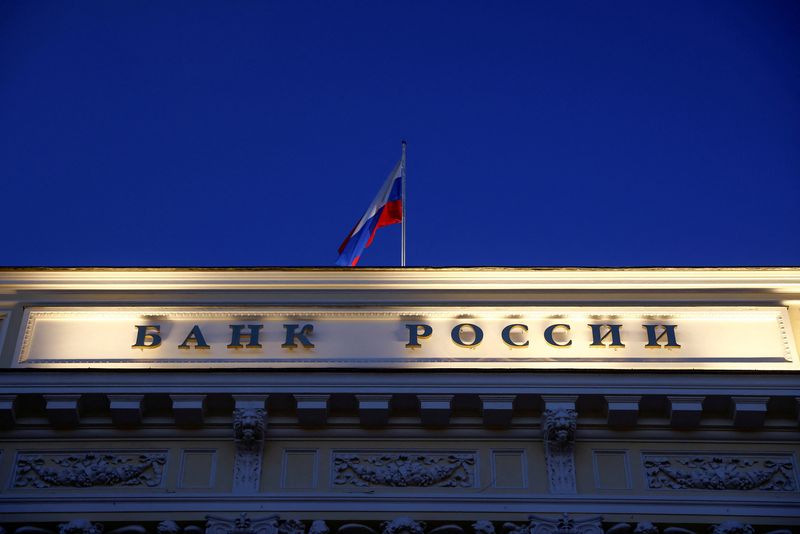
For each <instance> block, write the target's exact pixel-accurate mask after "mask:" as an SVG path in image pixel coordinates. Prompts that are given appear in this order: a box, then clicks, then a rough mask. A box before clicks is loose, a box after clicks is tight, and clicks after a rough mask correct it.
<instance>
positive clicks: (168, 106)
mask: <svg viewBox="0 0 800 534" xmlns="http://www.w3.org/2000/svg"><path fill="white" fill-rule="evenodd" d="M402 139H407V141H408V190H407V192H408V198H407V212H408V227H407V231H408V263H409V265H411V266H422V265H431V266H450V265H453V266H470V265H510V266H512V265H513V266H655V265H663V266H690V265H709V266H717V265H800V3H798V2H794V1H768V2H763V1H760V0H753V1H751V2H738V1H718V2H717V1H703V2H698V1H694V0H692V1H685V2H680V1H678V2H674V1H664V2H657V1H653V2H649V1H648V2H642V1H639V0H635V1H629V2H592V1H585V2H522V1H520V2H511V1H509V2H488V1H482V2H455V1H453V2H443V1H441V2H423V1H411V2H372V1H363V2H344V1H342V2H340V1H336V2H302V1H291V2H290V1H285V2H255V1H244V0H239V1H232V2H230V1H229V2H222V1H220V2H195V1H191V2H124V1H114V2H108V1H102V2H99V1H98V2H90V1H78V2H63V1H53V2H46V1H37V2H29V1H20V2H13V1H4V2H0V206H1V208H0V221H2V226H0V235H2V240H0V243H1V244H0V265H6V266H16V265H42V266H44V265H53V266H63V265H82V266H92V265H97V266H113V265H119V266H189V265H191V266H253V265H261V266H271V265H274V266H312V265H313V266H317V265H320V266H325V265H333V264H334V262H335V260H336V257H337V252H336V250H337V248H338V246H339V244H340V243H341V241H342V239H343V238H344V237H345V236H346V234H347V233H348V231H349V230H350V229H351V227H352V226H353V224H354V223H355V222H356V220H357V219H358V218H359V217H360V216H361V215H362V213H363V212H364V210H365V209H366V207H367V205H368V204H369V202H370V201H371V200H372V197H373V196H374V195H375V193H376V192H377V190H378V188H379V187H380V185H381V183H382V182H383V180H384V179H385V178H386V176H387V174H388V173H389V171H390V170H391V168H392V167H393V165H394V164H395V163H396V161H397V159H398V158H399V157H400V141H401V140H402ZM399 259H400V227H399V225H395V226H392V227H388V228H384V229H382V230H380V231H379V232H378V234H377V236H376V239H375V242H374V244H373V245H372V247H370V248H369V249H367V250H366V252H365V254H364V256H363V257H362V261H361V263H360V264H359V265H361V266H376V265H388V266H396V265H399Z"/></svg>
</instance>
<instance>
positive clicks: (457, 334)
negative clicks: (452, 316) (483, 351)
mask: <svg viewBox="0 0 800 534" xmlns="http://www.w3.org/2000/svg"><path fill="white" fill-rule="evenodd" d="M465 326H468V327H470V328H471V329H472V331H473V332H475V339H473V340H472V343H464V341H463V340H462V339H461V329H462V328H463V327H465ZM450 337H451V338H453V343H455V344H456V345H458V346H459V347H475V346H477V345H478V344H479V343H480V342H481V341H483V330H481V329H480V327H479V326H478V325H476V324H470V323H462V324H457V325H455V326H454V327H453V330H452V331H451V332H450Z"/></svg>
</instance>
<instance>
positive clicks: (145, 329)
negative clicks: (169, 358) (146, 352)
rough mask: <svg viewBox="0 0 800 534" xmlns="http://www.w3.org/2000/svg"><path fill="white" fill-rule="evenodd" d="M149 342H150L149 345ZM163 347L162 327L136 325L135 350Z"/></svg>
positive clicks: (132, 346)
mask: <svg viewBox="0 0 800 534" xmlns="http://www.w3.org/2000/svg"><path fill="white" fill-rule="evenodd" d="M148 340H149V341H150V342H149V343H148ZM160 346H161V325H157V324H145V325H136V344H135V345H131V348H134V349H154V348H156V347H160Z"/></svg>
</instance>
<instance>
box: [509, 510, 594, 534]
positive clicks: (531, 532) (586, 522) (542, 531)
mask: <svg viewBox="0 0 800 534" xmlns="http://www.w3.org/2000/svg"><path fill="white" fill-rule="evenodd" d="M529 519H530V523H528V524H527V525H522V526H519V525H516V524H514V523H506V524H504V525H503V530H504V531H505V532H506V534H603V526H602V524H601V521H602V518H600V517H592V518H589V519H580V520H575V519H572V518H571V517H570V516H569V515H568V514H563V515H562V516H561V517H559V518H558V519H548V518H544V517H538V516H535V515H532V516H530V517H529Z"/></svg>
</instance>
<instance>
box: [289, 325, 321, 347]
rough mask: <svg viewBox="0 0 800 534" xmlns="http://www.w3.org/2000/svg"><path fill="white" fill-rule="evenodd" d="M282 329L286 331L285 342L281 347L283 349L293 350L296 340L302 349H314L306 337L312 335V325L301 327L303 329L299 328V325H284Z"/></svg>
mask: <svg viewBox="0 0 800 534" xmlns="http://www.w3.org/2000/svg"><path fill="white" fill-rule="evenodd" d="M283 327H284V328H285V329H286V342H285V343H283V344H282V345H281V347H283V348H285V349H293V348H295V347H297V343H296V342H295V340H297V341H299V342H300V344H301V345H303V348H304V349H313V348H314V344H313V343H311V341H310V340H309V339H308V337H307V336H310V335H311V334H313V333H314V325H312V324H307V325H303V328H300V325H299V324H285V325H283ZM298 328H300V331H299V332H297V329H298Z"/></svg>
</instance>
